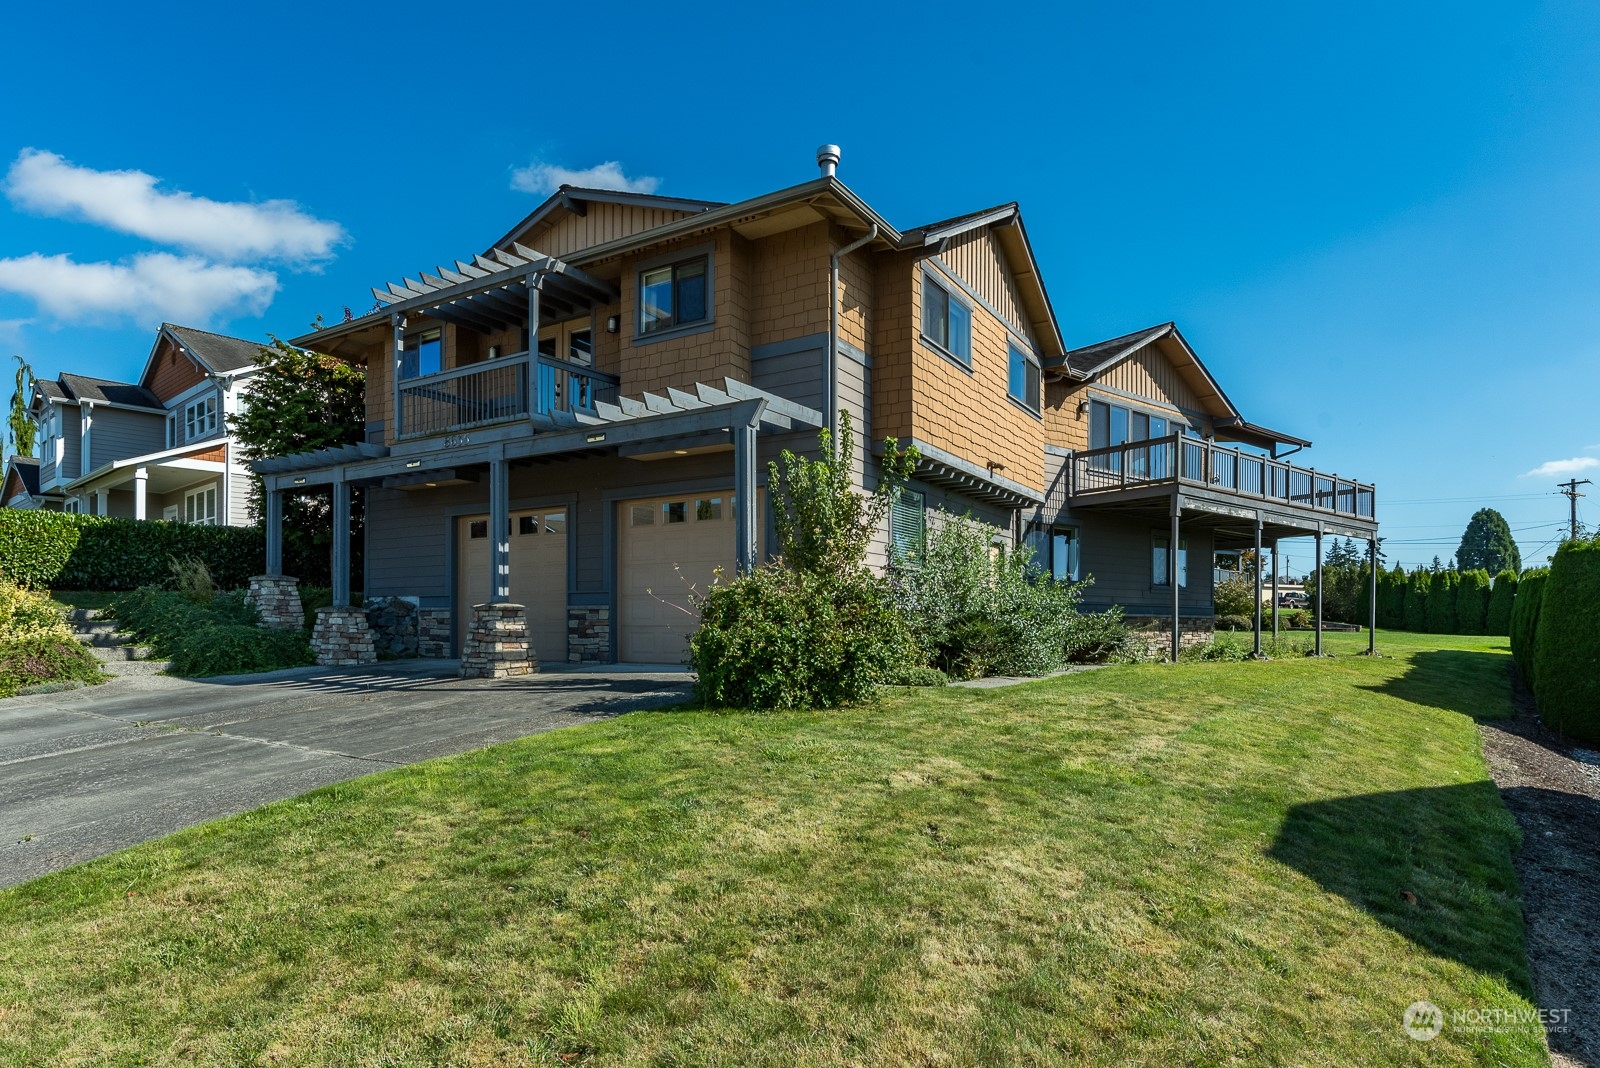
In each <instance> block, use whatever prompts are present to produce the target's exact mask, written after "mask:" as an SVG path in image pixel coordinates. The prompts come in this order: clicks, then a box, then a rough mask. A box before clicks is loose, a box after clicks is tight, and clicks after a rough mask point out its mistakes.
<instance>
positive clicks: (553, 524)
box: [544, 512, 567, 538]
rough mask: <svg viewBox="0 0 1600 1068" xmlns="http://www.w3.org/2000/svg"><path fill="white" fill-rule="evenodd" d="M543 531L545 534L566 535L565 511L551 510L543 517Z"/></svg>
mask: <svg viewBox="0 0 1600 1068" xmlns="http://www.w3.org/2000/svg"><path fill="white" fill-rule="evenodd" d="M544 532H545V533H546V534H559V535H561V536H562V537H563V538H564V537H566V536H567V513H565V512H551V513H550V514H549V515H547V516H545V517H544Z"/></svg>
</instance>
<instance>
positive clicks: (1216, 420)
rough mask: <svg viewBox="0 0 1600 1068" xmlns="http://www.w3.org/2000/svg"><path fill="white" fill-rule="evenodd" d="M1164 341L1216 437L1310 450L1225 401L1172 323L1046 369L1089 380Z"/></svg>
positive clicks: (1100, 344)
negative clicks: (1206, 405)
mask: <svg viewBox="0 0 1600 1068" xmlns="http://www.w3.org/2000/svg"><path fill="white" fill-rule="evenodd" d="M1163 338H1171V339H1172V342H1173V344H1172V345H1171V346H1168V347H1165V348H1163V350H1162V355H1163V356H1164V357H1165V358H1166V359H1168V360H1169V361H1171V363H1172V364H1173V366H1174V367H1175V368H1176V369H1177V371H1178V373H1179V374H1180V375H1182V376H1183V378H1184V379H1185V380H1186V381H1187V382H1188V383H1189V384H1190V386H1191V387H1193V388H1194V391H1195V393H1196V394H1197V395H1198V396H1199V397H1200V399H1201V401H1202V402H1211V404H1212V406H1213V408H1214V410H1212V411H1211V412H1210V413H1209V414H1210V415H1211V416H1212V426H1213V427H1214V428H1215V430H1216V431H1217V436H1218V437H1221V438H1223V439H1224V440H1228V441H1239V442H1243V443H1245V444H1247V445H1256V446H1259V447H1261V448H1268V449H1273V450H1274V451H1275V450H1276V446H1278V445H1294V446H1296V447H1298V448H1302V449H1304V448H1310V446H1311V442H1309V441H1307V440H1306V439H1304V438H1298V437H1295V436H1294V435H1293V434H1284V433H1282V432H1280V431H1277V430H1270V429H1268V428H1267V427H1264V426H1260V425H1259V424H1256V423H1251V422H1248V421H1247V420H1246V419H1245V418H1244V416H1243V415H1242V414H1241V413H1240V411H1239V409H1238V407H1236V406H1235V405H1234V403H1233V401H1231V400H1229V399H1228V395H1227V394H1226V393H1224V392H1223V391H1222V387H1221V386H1220V385H1218V384H1217V380H1216V379H1215V378H1213V377H1212V375H1211V372H1210V371H1209V370H1207V369H1206V365H1205V364H1203V363H1201V362H1200V357H1199V356H1198V355H1197V354H1196V353H1195V351H1194V349H1193V348H1192V347H1191V346H1190V344H1189V341H1188V339H1187V338H1185V337H1184V336H1183V334H1182V333H1180V332H1179V331H1178V326H1177V324H1176V323H1171V322H1168V323H1161V324H1159V325H1157V326H1150V327H1146V328H1145V329H1143V330H1135V331H1134V332H1133V333H1131V334H1123V335H1121V336H1120V337H1114V338H1109V339H1107V340H1105V341H1097V342H1095V343H1094V344H1092V345H1084V346H1082V347H1081V348H1076V349H1072V350H1070V351H1069V352H1068V353H1067V354H1066V356H1065V357H1063V358H1061V359H1059V360H1055V361H1047V362H1046V366H1047V367H1052V366H1053V368H1054V369H1056V370H1059V371H1061V372H1062V373H1064V374H1065V375H1066V377H1068V378H1072V379H1075V380H1077V381H1080V382H1091V381H1093V380H1094V379H1096V378H1098V377H1099V376H1100V375H1102V374H1104V373H1105V372H1107V371H1109V370H1110V369H1111V368H1113V367H1115V366H1116V365H1117V364H1119V363H1121V362H1122V361H1123V360H1126V359H1128V358H1129V357H1130V356H1132V355H1133V354H1134V353H1136V352H1139V351H1140V350H1142V349H1144V348H1146V347H1147V346H1149V345H1152V344H1154V343H1155V342H1158V341H1160V340H1162V339H1163Z"/></svg>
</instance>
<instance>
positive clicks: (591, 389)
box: [395, 352, 617, 438]
mask: <svg viewBox="0 0 1600 1068" xmlns="http://www.w3.org/2000/svg"><path fill="white" fill-rule="evenodd" d="M530 380H531V387H532V388H530ZM399 393H400V397H399V399H400V406H399V407H400V410H399V421H398V425H397V427H396V428H395V429H396V434H397V436H399V437H403V438H414V437H426V436H428V435H430V434H448V433H452V432H454V431H460V430H469V429H471V428H473V427H480V426H488V425H490V424H493V423H508V422H512V421H514V420H517V419H526V418H528V417H529V415H530V414H537V415H549V414H551V413H552V412H592V411H594V406H595V402H597V401H615V400H616V399H617V379H616V378H615V377H613V376H612V375H608V374H602V373H601V372H599V371H596V370H593V369H592V368H589V367H585V366H583V365H582V364H577V363H568V362H566V361H564V360H557V359H553V358H551V357H549V356H541V355H534V356H530V355H529V354H528V353H526V352H519V353H517V354H516V355H514V356H505V357H501V358H500V359H495V360H487V361H485V362H483V363H472V364H467V365H466V366H465V367H456V368H453V369H451V370H449V371H444V372H441V373H440V374H436V375H425V376H423V377H421V378H408V379H405V380H403V381H402V382H401V383H400V391H399Z"/></svg>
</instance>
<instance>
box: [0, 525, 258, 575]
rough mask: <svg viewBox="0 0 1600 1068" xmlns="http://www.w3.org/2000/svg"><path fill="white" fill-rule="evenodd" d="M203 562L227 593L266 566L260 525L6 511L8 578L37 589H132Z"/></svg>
mask: <svg viewBox="0 0 1600 1068" xmlns="http://www.w3.org/2000/svg"><path fill="white" fill-rule="evenodd" d="M190 556H196V557H199V558H200V559H201V560H204V561H205V563H206V566H207V567H208V568H210V569H211V575H212V578H214V579H215V580H216V583H217V585H218V586H220V587H222V588H224V589H230V588H231V589H237V588H241V587H243V586H245V585H247V584H248V582H249V580H250V576H251V575H259V574H261V572H262V571H263V570H264V569H265V567H266V539H265V537H264V535H263V532H262V530H261V528H260V527H210V526H200V525H199V524H194V523H166V522H140V521H138V520H133V519H113V518H109V517H106V516H92V515H69V514H67V513H65V512H44V511H31V510H29V511H23V510H18V509H12V508H0V576H4V577H5V578H8V579H10V580H11V581H13V582H16V583H17V584H19V585H23V586H31V587H34V588H36V589H39V588H46V587H48V588H52V589H60V590H132V589H137V588H138V587H140V586H149V585H155V584H159V583H164V582H166V581H167V580H168V578H170V575H171V573H170V572H169V571H168V567H169V565H170V563H171V561H172V559H173V557H178V558H183V557H190Z"/></svg>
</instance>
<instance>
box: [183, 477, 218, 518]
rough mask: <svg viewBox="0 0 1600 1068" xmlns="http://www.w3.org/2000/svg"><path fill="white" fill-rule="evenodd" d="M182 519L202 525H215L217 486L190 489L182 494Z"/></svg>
mask: <svg viewBox="0 0 1600 1068" xmlns="http://www.w3.org/2000/svg"><path fill="white" fill-rule="evenodd" d="M183 521H184V522H185V523H199V524H200V525H202V526H210V527H214V526H216V525H217V487H215V486H207V487H206V488H205V489H198V490H190V491H189V492H188V493H185V494H184V495H183Z"/></svg>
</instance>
